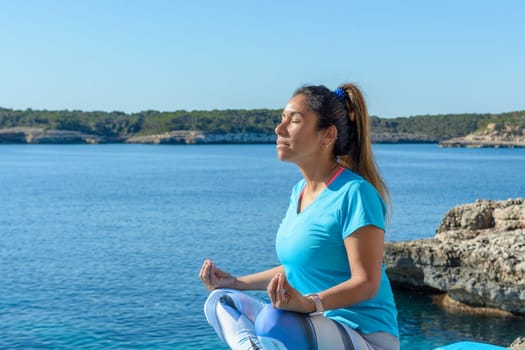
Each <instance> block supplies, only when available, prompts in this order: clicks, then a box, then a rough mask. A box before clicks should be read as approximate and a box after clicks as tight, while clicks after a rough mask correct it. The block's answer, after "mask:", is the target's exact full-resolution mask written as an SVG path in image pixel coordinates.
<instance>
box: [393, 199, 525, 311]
mask: <svg viewBox="0 0 525 350" xmlns="http://www.w3.org/2000/svg"><path fill="white" fill-rule="evenodd" d="M385 265H386V268H387V274H388V275H389V277H390V280H391V281H392V284H393V285H394V286H399V287H408V288H416V289H423V290H429V291H432V292H438V293H447V294H448V296H449V297H450V298H452V299H453V300H455V301H457V302H460V303H464V304H466V305H469V306H474V307H483V308H496V309H500V310H504V311H507V312H510V313H512V314H517V315H525V199H523V198H519V199H509V200H506V201H490V200H478V201H477V202H475V203H473V204H466V205H460V206H458V207H455V208H453V209H451V210H450V211H449V212H448V213H447V214H446V215H445V217H444V218H443V220H442V222H441V224H440V225H439V228H438V230H437V232H436V235H435V237H434V238H430V239H422V240H414V241H407V242H389V243H386V244H385Z"/></svg>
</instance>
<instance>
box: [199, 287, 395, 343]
mask: <svg viewBox="0 0 525 350" xmlns="http://www.w3.org/2000/svg"><path fill="white" fill-rule="evenodd" d="M204 312H205V314H206V319H207V320H208V322H209V323H210V325H211V326H212V327H213V328H214V329H215V332H217V334H218V335H219V337H220V338H221V339H222V340H223V341H224V342H225V343H226V344H228V346H229V347H230V348H231V349H239V350H248V349H249V350H256V349H264V350H274V349H275V350H309V349H311V350H324V349H330V350H332V349H333V350H342V349H345V350H346V349H349V350H350V349H358V350H361V349H370V350H391V349H392V350H398V349H399V340H398V338H397V337H395V336H393V335H391V334H388V333H382V332H381V333H372V334H367V335H363V334H360V333H358V332H356V331H355V330H353V329H351V328H350V327H348V326H346V325H344V324H342V323H339V322H336V321H334V320H331V319H329V318H327V317H324V316H314V317H309V316H308V315H305V314H300V313H296V312H290V311H284V310H278V309H275V308H273V307H272V306H271V305H270V304H268V303H266V302H264V301H263V300H262V299H259V298H257V297H255V296H252V295H249V294H247V293H243V292H239V291H237V290H231V289H218V290H215V291H213V292H212V293H211V294H210V296H209V297H208V300H207V301H206V304H205V305H204Z"/></svg>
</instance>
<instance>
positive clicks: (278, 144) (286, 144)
mask: <svg viewBox="0 0 525 350" xmlns="http://www.w3.org/2000/svg"><path fill="white" fill-rule="evenodd" d="M279 146H281V147H288V146H290V143H289V142H286V141H284V140H280V139H278V140H277V147H279Z"/></svg>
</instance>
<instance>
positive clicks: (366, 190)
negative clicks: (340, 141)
mask: <svg viewBox="0 0 525 350" xmlns="http://www.w3.org/2000/svg"><path fill="white" fill-rule="evenodd" d="M341 175H342V176H341V178H340V179H337V180H339V181H338V183H335V184H334V185H335V186H334V187H335V188H334V190H335V191H337V192H339V196H341V198H343V200H344V202H346V203H348V204H350V205H354V206H356V205H357V206H358V207H360V208H361V207H364V208H368V207H376V208H377V207H378V208H381V210H382V211H384V210H385V209H386V207H385V204H384V202H383V199H382V198H381V195H380V194H379V192H378V191H377V190H376V188H375V187H374V186H373V185H372V184H371V183H370V182H368V181H367V180H365V179H364V178H363V177H362V176H360V175H358V174H356V173H354V172H352V171H350V170H346V171H344V172H343V173H342V174H341Z"/></svg>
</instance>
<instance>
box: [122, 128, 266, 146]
mask: <svg viewBox="0 0 525 350" xmlns="http://www.w3.org/2000/svg"><path fill="white" fill-rule="evenodd" d="M273 142H275V135H274V134H257V133H227V134H209V133H204V132H202V131H198V130H177V131H170V132H167V133H164V134H157V135H147V136H133V137H130V138H128V139H127V140H126V143H147V144H221V143H228V144H245V143H273Z"/></svg>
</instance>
